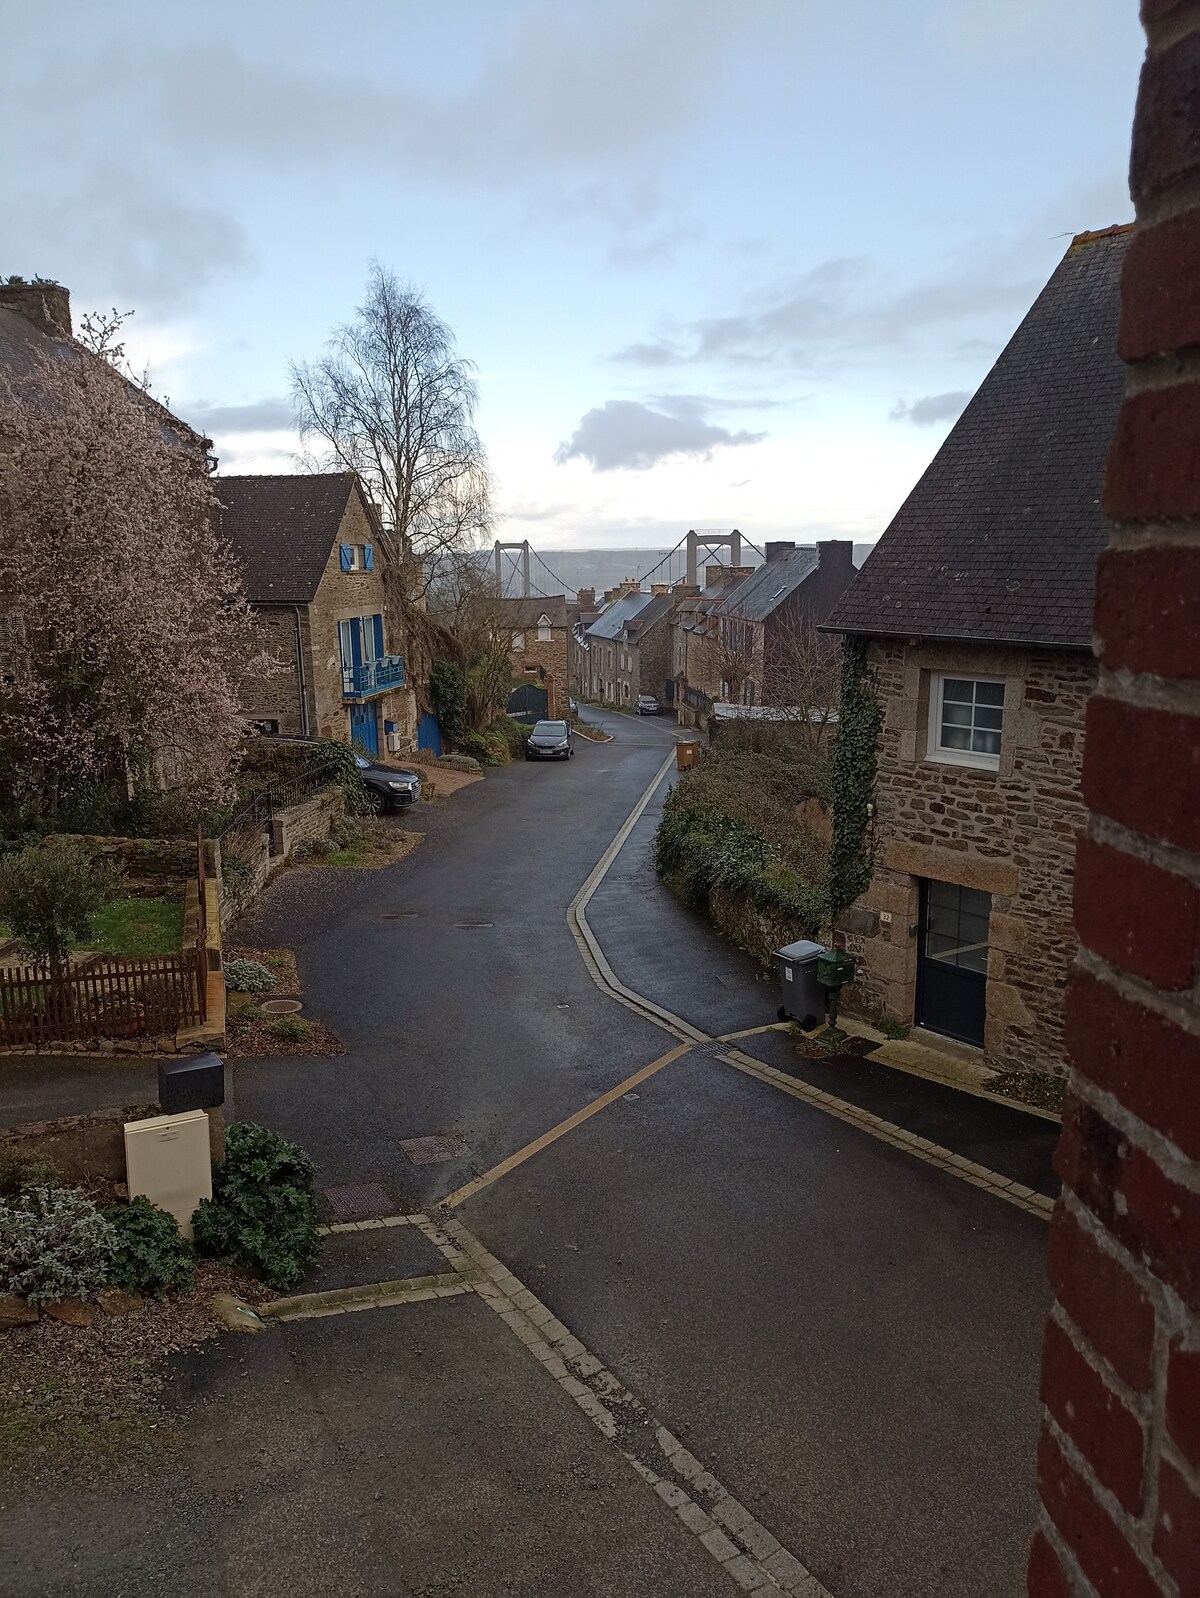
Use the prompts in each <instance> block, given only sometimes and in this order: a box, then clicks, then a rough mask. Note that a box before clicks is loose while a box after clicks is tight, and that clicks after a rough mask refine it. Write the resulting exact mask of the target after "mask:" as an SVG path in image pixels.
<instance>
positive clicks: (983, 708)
mask: <svg viewBox="0 0 1200 1598" xmlns="http://www.w3.org/2000/svg"><path fill="white" fill-rule="evenodd" d="M975 725H976V726H977V727H991V728H994V729H995V731H996V732H999V731H1000V729H1001V727H1002V726H1003V725H1004V711H1003V710H1002V709H1001V708H1000V706H999V705H976V706H975Z"/></svg>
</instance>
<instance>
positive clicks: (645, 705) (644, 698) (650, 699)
mask: <svg viewBox="0 0 1200 1598" xmlns="http://www.w3.org/2000/svg"><path fill="white" fill-rule="evenodd" d="M633 708H634V710H635V712H636V713H637V714H638V715H639V716H660V715H662V705H661V703H660V702H659V698H658V695H657V694H639V695H638V696H637V704H636V705H634V707H633Z"/></svg>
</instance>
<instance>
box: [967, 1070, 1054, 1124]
mask: <svg viewBox="0 0 1200 1598" xmlns="http://www.w3.org/2000/svg"><path fill="white" fill-rule="evenodd" d="M987 1090H988V1092H989V1093H998V1094H999V1095H1000V1097H1001V1098H1004V1099H1016V1100H1017V1102H1018V1103H1019V1104H1032V1105H1034V1106H1035V1107H1036V1108H1037V1109H1039V1110H1053V1111H1054V1113H1055V1114H1056V1115H1061V1114H1062V1103H1063V1094H1064V1093H1065V1092H1066V1090H1067V1083H1066V1079H1065V1077H1061V1076H1050V1075H1048V1074H1047V1073H1046V1072H1044V1071H1004V1072H1002V1073H1001V1074H1000V1075H999V1076H996V1077H993V1078H992V1080H991V1081H990V1082H989V1083H988V1084H987Z"/></svg>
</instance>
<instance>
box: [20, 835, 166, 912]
mask: <svg viewBox="0 0 1200 1598" xmlns="http://www.w3.org/2000/svg"><path fill="white" fill-rule="evenodd" d="M59 839H63V840H67V841H70V842H73V843H80V844H82V845H83V846H84V848H85V849H86V850H87V851H88V853H89V854H90V855H94V856H96V857H97V858H99V859H102V860H112V861H115V862H116V864H117V865H119V866H120V867H121V869H122V870H123V871H124V872H125V890H126V891H127V892H128V893H129V894H130V895H131V896H132V897H133V898H135V899H162V898H166V899H170V898H178V897H179V896H180V895H181V894H182V892H183V887H184V884H185V883H187V882H190V881H193V880H194V879H195V876H196V840H195V839H194V838H114V837H110V836H108V835H107V834H103V835H96V834H93V833H73V832H56V833H51V834H50V835H49V836H48V837H47V838H46V840H45V841H46V843H53V842H55V841H56V840H59Z"/></svg>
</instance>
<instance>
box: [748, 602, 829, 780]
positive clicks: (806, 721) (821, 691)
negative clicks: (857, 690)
mask: <svg viewBox="0 0 1200 1598" xmlns="http://www.w3.org/2000/svg"><path fill="white" fill-rule="evenodd" d="M841 668H842V645H841V639H840V638H838V637H837V636H836V635H835V634H832V633H822V632H818V631H817V628H816V627H815V625H814V624H813V622H812V620H811V619H810V618H809V617H807V616H805V615H802V614H801V613H800V612H799V611H798V610H796V609H794V608H791V607H788V606H786V605H785V606H781V607H780V609H779V610H778V611H776V613H775V615H774V616H773V617H772V620H771V623H770V625H769V627H768V629H767V639H766V646H765V649H764V660H763V703H764V704H765V705H770V706H772V707H773V708H774V709H776V710H777V711H778V712H779V713H780V719H781V720H784V721H788V722H790V723H792V724H793V725H794V726H795V728H796V729H797V733H798V735H799V739H800V742H801V743H802V744H803V745H804V747H806V748H808V749H810V750H812V751H813V753H818V752H820V751H821V750H822V749H823V748H824V746H825V744H826V743H827V742H828V741H829V739H830V737H831V735H832V731H833V729H835V728H836V726H837V707H838V688H839V682H840V678H841Z"/></svg>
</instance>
